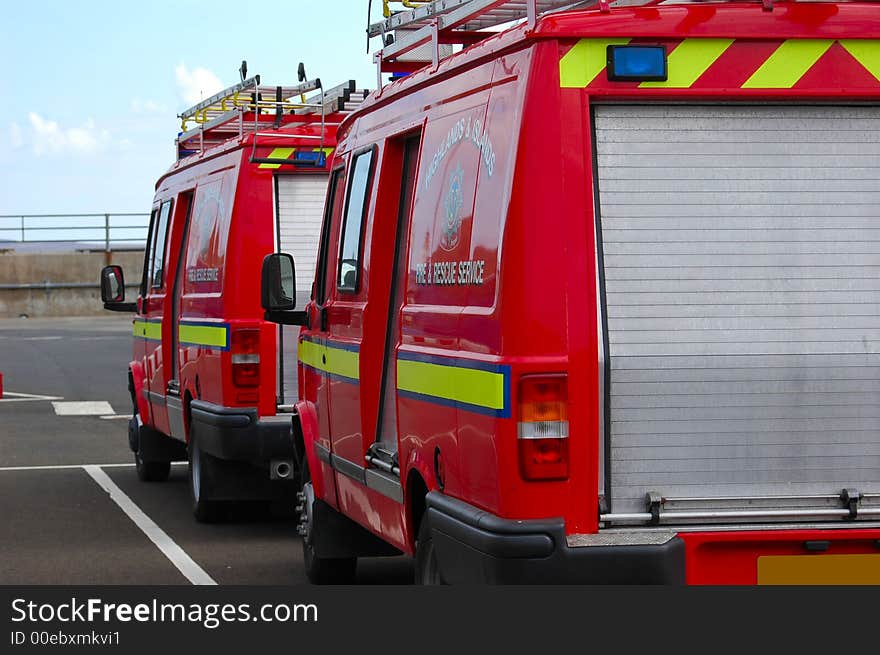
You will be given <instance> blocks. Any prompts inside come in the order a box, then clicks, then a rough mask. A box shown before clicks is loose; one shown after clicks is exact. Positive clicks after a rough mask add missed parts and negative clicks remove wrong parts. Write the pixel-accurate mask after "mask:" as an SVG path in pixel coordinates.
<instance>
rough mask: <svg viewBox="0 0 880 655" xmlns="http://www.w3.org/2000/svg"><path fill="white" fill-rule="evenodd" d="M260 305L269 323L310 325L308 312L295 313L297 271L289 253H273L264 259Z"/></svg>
mask: <svg viewBox="0 0 880 655" xmlns="http://www.w3.org/2000/svg"><path fill="white" fill-rule="evenodd" d="M260 303H261V304H262V306H263V309H264V310H265V316H264V318H265V319H266V320H267V321H271V322H272V323H280V324H282V325H308V314H307V313H306V312H295V311H293V309H294V308H295V307H296V270H295V268H294V265H293V257H291V256H290V255H288V254H287V253H283V252H282V253H273V254H271V255H266V257H265V258H264V259H263V271H262V276H261V280H260Z"/></svg>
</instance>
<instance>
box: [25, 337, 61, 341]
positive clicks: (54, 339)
mask: <svg viewBox="0 0 880 655" xmlns="http://www.w3.org/2000/svg"><path fill="white" fill-rule="evenodd" d="M63 338H64V337H19V338H18V341H60V340H61V339H63Z"/></svg>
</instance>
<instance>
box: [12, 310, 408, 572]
mask: <svg viewBox="0 0 880 655" xmlns="http://www.w3.org/2000/svg"><path fill="white" fill-rule="evenodd" d="M130 353H131V319H130V317H129V316H125V315H120V316H117V315H107V316H105V317H98V318H67V319H0V374H2V376H3V390H4V394H3V397H2V399H0V517H2V520H0V584H121V585H128V584H131V585H139V584H190V583H191V582H202V583H211V582H216V583H217V584H238V585H242V584H245V585H246V584H274V585H277V584H302V583H306V582H307V580H306V578H305V573H304V571H303V566H302V548H301V544H300V541H299V537H298V536H297V535H296V525H295V522H294V520H293V519H292V518H291V513H290V512H289V511H287V512H285V511H272V510H268V509H266V508H265V507H260V506H253V505H245V504H243V505H241V506H236V507H234V508H233V510H232V511H231V512H230V515H229V517H228V518H227V520H225V521H224V522H222V523H218V524H213V525H202V524H199V523H196V521H195V520H194V519H193V517H192V513H191V510H190V498H189V488H188V485H187V480H186V466H185V465H175V466H174V467H173V468H172V473H171V477H170V479H169V480H168V481H167V482H162V483H144V482H140V481H139V480H138V479H137V474H136V473H135V470H134V466H133V464H132V456H131V452H130V451H129V450H128V446H127V441H126V430H127V418H128V417H129V416H130V414H131V401H130V399H129V397H128V389H127V379H126V366H127V362H128V361H129V359H130ZM79 412H84V413H83V414H79ZM279 509H281V510H283V509H284V508H279ZM412 575H413V571H412V563H411V561H410V560H409V559H408V558H403V557H397V558H388V559H378V558H377V559H364V560H361V561H359V562H358V582H359V583H362V584H387V583H390V584H408V583H409V582H410V581H411V580H412Z"/></svg>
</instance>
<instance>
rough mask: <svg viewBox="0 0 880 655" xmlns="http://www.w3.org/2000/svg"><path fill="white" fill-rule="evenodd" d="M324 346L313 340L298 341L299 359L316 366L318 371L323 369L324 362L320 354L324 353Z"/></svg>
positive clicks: (313, 366)
mask: <svg viewBox="0 0 880 655" xmlns="http://www.w3.org/2000/svg"><path fill="white" fill-rule="evenodd" d="M323 351H324V346H322V345H321V344H319V343H315V342H314V341H300V342H299V361H300V362H302V363H303V364H305V365H307V366H311V367H312V368H316V369H318V370H319V371H323V370H324V363H323V362H322V361H321V356H322V355H323V354H324V353H323Z"/></svg>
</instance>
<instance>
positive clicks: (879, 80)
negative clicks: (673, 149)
mask: <svg viewBox="0 0 880 655" xmlns="http://www.w3.org/2000/svg"><path fill="white" fill-rule="evenodd" d="M628 43H660V44H663V45H666V47H667V52H668V53H669V55H668V67H669V79H667V80H666V81H665V82H641V83H639V82H609V81H608V79H607V76H606V75H602V73H603V71H604V70H605V65H606V56H607V55H606V49H607V47H608V46H609V45H626V44H628ZM559 78H560V84H561V86H562V87H563V88H575V89H582V88H601V89H610V88H614V89H627V88H630V89H633V88H642V89H799V88H804V89H812V88H819V89H831V88H834V89H838V90H846V89H880V40H875V39H840V40H835V39H787V40H784V41H783V40H776V41H754V40H737V39H709V38H693V39H683V40H682V39H675V40H659V41H658V40H653V41H648V40H646V39H638V40H636V39H593V38H590V39H581V40H580V41H578V43H576V44H575V45H574V47H572V48H571V50H569V51H568V52H567V53H566V54H565V55H563V57H562V58H561V60H560V62H559Z"/></svg>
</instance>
